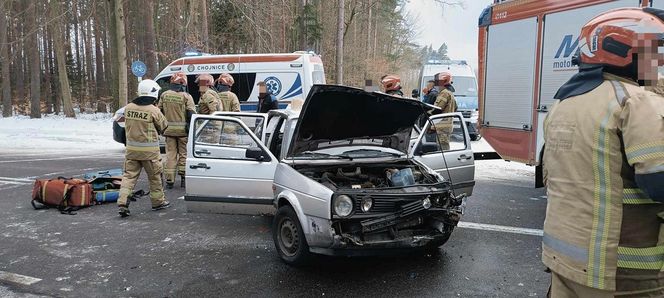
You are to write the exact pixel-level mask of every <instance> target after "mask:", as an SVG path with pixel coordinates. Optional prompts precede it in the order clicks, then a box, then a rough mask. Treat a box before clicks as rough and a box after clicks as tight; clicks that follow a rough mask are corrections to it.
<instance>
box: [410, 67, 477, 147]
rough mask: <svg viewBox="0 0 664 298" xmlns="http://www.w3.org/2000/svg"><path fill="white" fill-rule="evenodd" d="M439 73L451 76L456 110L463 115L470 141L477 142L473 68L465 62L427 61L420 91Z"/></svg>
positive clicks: (475, 81) (475, 89)
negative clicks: (446, 73)
mask: <svg viewBox="0 0 664 298" xmlns="http://www.w3.org/2000/svg"><path fill="white" fill-rule="evenodd" d="M440 72H449V73H451V74H452V82H453V86H454V89H455V90H454V97H455V98H456V101H457V106H458V110H459V112H460V113H461V114H463V120H464V122H466V126H467V127H468V133H469V134H470V139H471V140H473V141H477V140H479V138H480V133H479V128H478V126H477V118H478V115H479V114H478V107H477V78H476V77H475V72H474V71H473V68H472V67H470V65H468V63H467V62H466V61H465V60H429V61H428V62H427V64H425V65H424V66H423V67H422V72H421V73H420V90H422V89H424V87H426V85H427V82H428V81H430V80H433V77H434V76H435V75H436V74H437V73H440Z"/></svg>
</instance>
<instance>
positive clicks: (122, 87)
mask: <svg viewBox="0 0 664 298" xmlns="http://www.w3.org/2000/svg"><path fill="white" fill-rule="evenodd" d="M113 2H114V4H115V31H116V32H115V34H116V35H115V36H114V37H115V39H116V40H117V43H116V44H117V48H116V49H115V50H116V51H117V52H118V60H117V61H116V63H117V64H118V86H117V87H118V92H119V93H118V106H120V107H123V106H125V105H127V91H128V90H127V41H126V39H125V16H124V9H123V7H122V0H114V1H113Z"/></svg>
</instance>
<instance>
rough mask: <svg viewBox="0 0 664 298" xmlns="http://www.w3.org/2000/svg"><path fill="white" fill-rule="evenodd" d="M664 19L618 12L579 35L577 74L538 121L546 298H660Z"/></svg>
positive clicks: (647, 11) (649, 11) (663, 283)
mask: <svg viewBox="0 0 664 298" xmlns="http://www.w3.org/2000/svg"><path fill="white" fill-rule="evenodd" d="M663 17H664V10H659V9H653V8H621V9H616V10H611V11H609V12H606V13H603V14H601V15H599V16H597V17H595V18H594V19H592V20H590V21H589V22H588V23H587V24H585V25H584V26H583V28H582V29H581V34H580V38H579V51H578V53H577V56H576V57H575V58H574V62H575V63H576V64H579V72H578V73H577V74H576V75H574V76H573V77H572V78H571V79H570V80H569V81H568V82H567V83H565V84H564V85H563V86H562V87H561V88H560V89H559V90H558V93H557V94H556V95H555V96H554V98H555V99H556V101H555V102H554V104H553V105H552V106H551V107H550V109H549V113H548V116H547V117H546V119H545V121H544V139H545V143H546V146H545V149H544V158H543V160H544V171H545V172H544V174H545V182H546V183H547V187H548V190H547V193H548V201H547V211H546V219H545V222H544V237H543V238H542V239H543V242H542V247H543V250H542V260H543V262H544V264H545V265H546V266H547V267H548V268H549V269H550V270H551V273H552V281H551V287H550V296H551V297H614V296H621V295H629V296H630V297H632V296H633V297H663V296H664V274H662V272H663V271H664V266H663V265H664V229H663V228H662V227H664V225H663V223H664V204H661V203H662V202H664V183H663V181H664V97H662V96H660V95H657V94H655V93H652V92H650V91H646V89H644V88H642V87H640V86H639V85H642V86H646V87H648V88H650V87H652V86H653V84H656V82H657V76H658V74H657V67H658V65H664V59H662V55H661V54H658V46H661V45H662V44H664V39H662V38H663V37H664V21H663V19H662V18H663Z"/></svg>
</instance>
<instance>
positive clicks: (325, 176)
mask: <svg viewBox="0 0 664 298" xmlns="http://www.w3.org/2000/svg"><path fill="white" fill-rule="evenodd" d="M298 171H299V172H300V173H302V174H304V175H305V176H307V177H309V178H311V179H313V180H314V181H316V182H318V183H320V184H322V185H324V186H325V187H327V188H329V189H331V190H333V191H337V190H343V189H381V188H394V187H408V186H415V185H430V184H436V183H440V182H442V181H441V180H439V179H440V178H438V177H436V176H434V175H433V174H431V173H428V172H427V171H425V170H423V169H422V168H420V166H418V165H416V164H410V163H398V164H395V163H385V164H369V165H352V166H351V165H348V166H344V165H329V166H319V167H315V168H314V167H307V168H301V169H298Z"/></svg>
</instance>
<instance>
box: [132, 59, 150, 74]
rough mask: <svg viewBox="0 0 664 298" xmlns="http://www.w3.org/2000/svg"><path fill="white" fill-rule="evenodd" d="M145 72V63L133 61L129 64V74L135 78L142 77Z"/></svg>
mask: <svg viewBox="0 0 664 298" xmlns="http://www.w3.org/2000/svg"><path fill="white" fill-rule="evenodd" d="M147 70H148V68H147V67H146V66H145V63H143V62H141V61H134V62H132V63H131V72H132V73H133V74H134V75H135V76H137V77H142V76H144V75H145V72H147Z"/></svg>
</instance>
